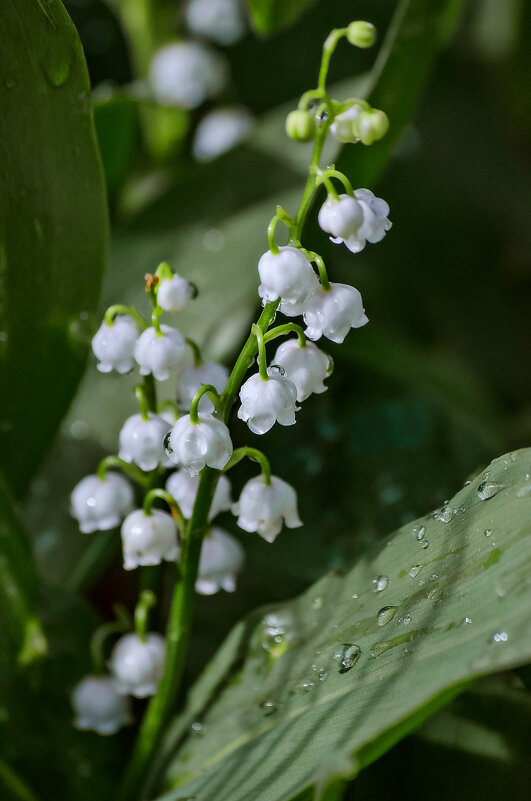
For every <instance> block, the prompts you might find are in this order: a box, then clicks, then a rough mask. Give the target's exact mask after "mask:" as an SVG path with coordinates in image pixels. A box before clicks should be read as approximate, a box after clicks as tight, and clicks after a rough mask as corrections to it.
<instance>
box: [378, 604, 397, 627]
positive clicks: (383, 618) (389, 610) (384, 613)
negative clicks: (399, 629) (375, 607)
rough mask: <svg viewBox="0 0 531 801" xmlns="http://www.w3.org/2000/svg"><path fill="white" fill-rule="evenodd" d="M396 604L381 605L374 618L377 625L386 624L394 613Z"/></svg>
mask: <svg viewBox="0 0 531 801" xmlns="http://www.w3.org/2000/svg"><path fill="white" fill-rule="evenodd" d="M397 609H398V607H397V606H383V607H382V608H381V609H380V611H379V612H378V614H377V615H376V620H377V623H378V625H379V626H386V625H387V624H388V623H390V622H391V620H392V619H393V618H394V616H395V615H396V610H397Z"/></svg>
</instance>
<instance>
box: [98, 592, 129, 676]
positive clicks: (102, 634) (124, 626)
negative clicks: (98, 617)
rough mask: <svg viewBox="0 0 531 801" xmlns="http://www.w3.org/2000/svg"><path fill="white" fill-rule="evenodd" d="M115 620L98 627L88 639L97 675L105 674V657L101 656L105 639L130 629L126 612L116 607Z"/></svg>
mask: <svg viewBox="0 0 531 801" xmlns="http://www.w3.org/2000/svg"><path fill="white" fill-rule="evenodd" d="M115 614H116V620H111V621H110V622H109V623H104V624H103V625H102V626H98V628H97V629H96V631H95V632H94V634H93V635H92V637H91V639H90V655H91V658H92V664H93V666H94V670H95V671H96V672H97V673H104V672H105V657H104V655H103V645H104V643H105V640H106V639H107V637H110V636H111V634H122V633H123V632H125V631H128V630H129V629H130V628H131V620H130V618H129V613H128V612H127V610H126V609H125V608H124V607H122V606H119V605H117V606H116V607H115Z"/></svg>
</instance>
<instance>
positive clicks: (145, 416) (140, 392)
mask: <svg viewBox="0 0 531 801" xmlns="http://www.w3.org/2000/svg"><path fill="white" fill-rule="evenodd" d="M135 395H136V399H137V401H138V406H139V408H140V414H141V415H142V420H149V403H148V399H147V396H146V393H145V390H144V387H143V386H142V384H137V386H136V387H135Z"/></svg>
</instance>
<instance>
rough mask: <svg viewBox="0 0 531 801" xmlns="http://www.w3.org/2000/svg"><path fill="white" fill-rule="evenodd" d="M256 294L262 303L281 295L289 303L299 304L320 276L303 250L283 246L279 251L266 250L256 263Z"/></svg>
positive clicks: (315, 285)
mask: <svg viewBox="0 0 531 801" xmlns="http://www.w3.org/2000/svg"><path fill="white" fill-rule="evenodd" d="M258 272H259V274H260V281H261V283H260V286H259V288H258V294H259V295H260V297H261V298H262V301H263V302H264V303H270V302H271V301H273V300H278V299H279V298H282V300H283V301H285V302H286V303H288V304H292V303H300V302H302V301H303V300H304V299H305V298H307V297H308V295H309V294H310V293H311V292H313V290H314V289H316V288H317V286H318V285H319V279H318V278H317V275H316V273H315V271H314V269H313V267H312V265H311V263H310V261H309V259H307V258H306V256H305V255H304V253H303V252H302V251H301V250H299V249H298V248H294V247H291V246H287V245H286V246H285V247H281V248H280V252H279V253H276V254H275V253H272V252H271V251H270V250H268V251H267V252H266V253H264V254H263V256H262V257H261V258H260V261H259V262H258Z"/></svg>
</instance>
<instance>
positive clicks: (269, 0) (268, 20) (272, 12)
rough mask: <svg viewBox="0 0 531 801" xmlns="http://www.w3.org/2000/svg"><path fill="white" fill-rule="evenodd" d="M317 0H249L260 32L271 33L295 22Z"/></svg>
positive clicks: (254, 21)
mask: <svg viewBox="0 0 531 801" xmlns="http://www.w3.org/2000/svg"><path fill="white" fill-rule="evenodd" d="M313 2H315V0H247V5H248V6H249V11H250V12H251V18H252V21H253V25H254V27H255V29H256V30H257V31H258V33H262V34H269V33H274V32H275V31H277V30H279V28H285V27H286V26H287V25H290V24H292V23H293V22H295V21H296V20H297V19H298V18H299V17H300V16H301V15H302V14H304V12H305V11H307V10H308V9H309V8H310V7H311V5H312V3H313Z"/></svg>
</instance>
